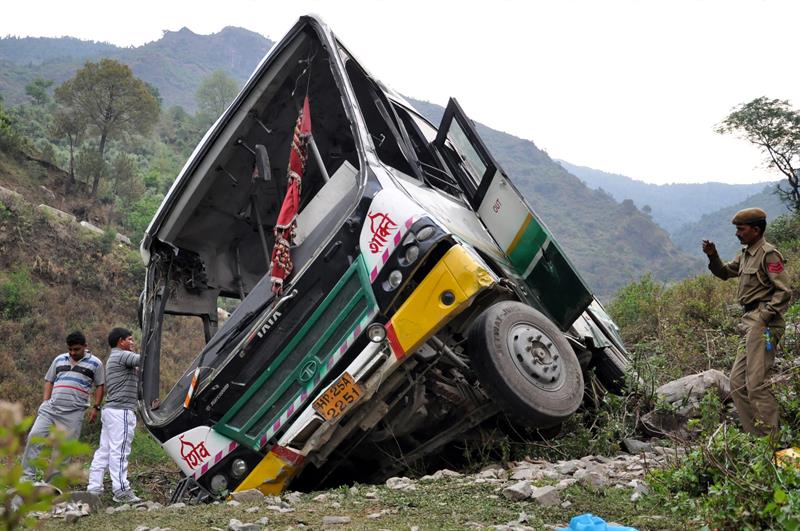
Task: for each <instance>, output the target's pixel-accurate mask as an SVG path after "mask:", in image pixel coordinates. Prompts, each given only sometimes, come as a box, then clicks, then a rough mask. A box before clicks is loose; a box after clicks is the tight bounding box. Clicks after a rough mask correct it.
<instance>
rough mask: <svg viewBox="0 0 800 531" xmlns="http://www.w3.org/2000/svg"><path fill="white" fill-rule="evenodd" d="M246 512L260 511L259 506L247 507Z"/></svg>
mask: <svg viewBox="0 0 800 531" xmlns="http://www.w3.org/2000/svg"><path fill="white" fill-rule="evenodd" d="M244 512H246V513H257V512H258V507H248V508H247V509H245V510H244Z"/></svg>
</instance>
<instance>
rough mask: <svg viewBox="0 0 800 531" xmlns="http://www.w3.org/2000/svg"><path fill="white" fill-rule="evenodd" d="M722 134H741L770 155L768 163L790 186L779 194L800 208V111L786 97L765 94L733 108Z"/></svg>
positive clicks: (723, 125) (795, 209)
mask: <svg viewBox="0 0 800 531" xmlns="http://www.w3.org/2000/svg"><path fill="white" fill-rule="evenodd" d="M717 132H718V133H720V134H734V133H736V134H738V135H739V136H741V137H742V138H744V139H745V140H747V141H748V142H750V143H751V144H753V145H755V146H758V147H759V148H760V149H761V151H762V152H763V153H765V154H766V155H767V157H768V158H767V162H768V165H769V166H774V167H775V168H777V169H778V171H780V172H781V173H783V174H784V175H785V176H786V179H787V180H788V181H789V189H788V190H784V189H783V188H781V187H780V186H778V194H779V195H780V197H781V199H782V200H783V201H784V202H786V203H787V204H788V205H789V206H790V207H791V208H792V210H794V211H795V212H800V183H799V182H798V179H800V112H798V111H796V110H795V109H793V108H792V106H791V105H790V104H789V102H788V101H786V100H777V99H769V98H766V97H764V96H761V97H760V98H756V99H754V100H753V101H751V102H748V103H743V104H741V105H739V106H738V107H736V108H734V110H733V112H731V113H730V114H729V115H728V117H727V118H725V120H723V121H722V123H721V124H720V125H719V126H718V127H717Z"/></svg>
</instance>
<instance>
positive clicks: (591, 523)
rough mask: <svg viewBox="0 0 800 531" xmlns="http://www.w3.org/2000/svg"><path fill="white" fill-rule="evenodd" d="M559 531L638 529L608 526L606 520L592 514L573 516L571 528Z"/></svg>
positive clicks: (621, 530)
mask: <svg viewBox="0 0 800 531" xmlns="http://www.w3.org/2000/svg"><path fill="white" fill-rule="evenodd" d="M557 531H636V528H633V527H626V526H621V525H608V524H607V523H606V521H605V520H603V519H602V518H600V517H599V516H595V515H593V514H592V513H586V514H579V515H578V516H573V517H572V520H570V521H569V527H562V528H559V529H558V530H557Z"/></svg>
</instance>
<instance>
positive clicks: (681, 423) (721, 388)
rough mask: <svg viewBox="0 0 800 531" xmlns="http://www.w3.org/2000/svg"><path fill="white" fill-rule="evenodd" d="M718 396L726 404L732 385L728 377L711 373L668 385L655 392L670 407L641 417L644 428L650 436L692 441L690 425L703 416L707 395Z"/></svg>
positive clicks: (718, 372) (716, 372) (685, 377)
mask: <svg viewBox="0 0 800 531" xmlns="http://www.w3.org/2000/svg"><path fill="white" fill-rule="evenodd" d="M709 392H713V393H717V394H718V395H719V397H720V399H721V400H727V399H728V396H729V395H730V392H731V384H730V380H729V379H728V377H727V376H725V374H723V373H722V372H721V371H718V370H716V369H709V370H707V371H705V372H701V373H698V374H690V375H689V376H684V377H683V378H678V379H677V380H673V381H671V382H669V383H665V384H664V385H662V386H661V387H659V388H658V389H656V397H657V399H658V401H659V402H660V403H661V404H664V405H666V406H668V407H666V408H659V409H657V410H655V411H650V412H649V413H646V414H645V415H643V416H642V419H641V420H642V425H643V426H644V428H645V431H646V432H648V434H650V435H656V436H662V435H668V436H672V437H677V438H680V439H688V438H691V436H692V432H691V430H689V429H688V428H687V422H688V421H689V419H691V418H693V417H697V416H698V415H699V413H700V402H701V401H702V400H703V397H704V396H705V395H706V393H709Z"/></svg>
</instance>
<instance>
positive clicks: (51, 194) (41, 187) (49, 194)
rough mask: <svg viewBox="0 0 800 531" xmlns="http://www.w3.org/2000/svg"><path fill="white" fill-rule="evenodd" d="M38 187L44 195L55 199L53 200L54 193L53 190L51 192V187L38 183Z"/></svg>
mask: <svg viewBox="0 0 800 531" xmlns="http://www.w3.org/2000/svg"><path fill="white" fill-rule="evenodd" d="M39 189H40V190H41V191H42V192H44V193H45V195H46V196H47V197H49V198H50V199H51V200H53V201H55V200H56V194H55V192H53V191H52V190H51V189H49V188H47V187H46V186H42V185H39Z"/></svg>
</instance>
